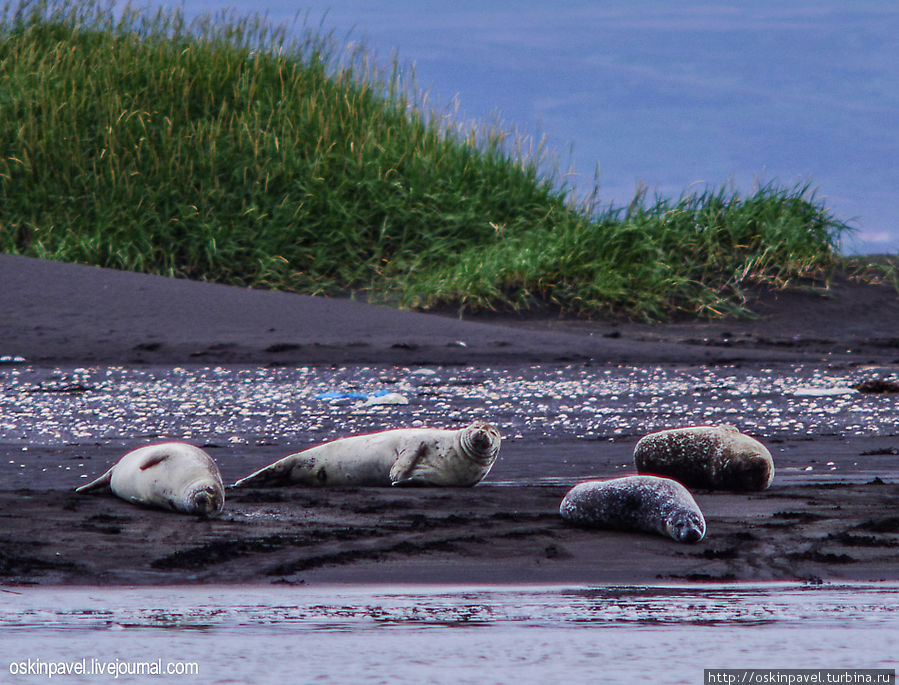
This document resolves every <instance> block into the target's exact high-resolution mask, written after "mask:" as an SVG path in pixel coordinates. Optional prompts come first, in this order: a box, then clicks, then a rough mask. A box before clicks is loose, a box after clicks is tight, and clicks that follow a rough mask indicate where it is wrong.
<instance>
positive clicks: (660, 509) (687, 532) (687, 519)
mask: <svg viewBox="0 0 899 685" xmlns="http://www.w3.org/2000/svg"><path fill="white" fill-rule="evenodd" d="M559 513H560V514H561V515H562V518H563V519H565V520H566V521H570V522H571V523H575V524H577V525H581V526H588V527H591V528H609V529H613V530H640V531H645V532H648V533H659V534H661V535H667V536H669V537H671V538H673V539H674V540H677V541H678V542H699V541H700V540H702V538H703V537H704V536H705V518H704V517H703V515H702V511H700V509H699V505H697V504H696V500H694V499H693V495H691V494H690V491H689V490H687V488H685V487H684V486H683V485H681V484H680V483H678V482H677V481H673V480H671V479H670V478H659V477H658V476H625V477H623V478H613V479H611V480H588V481H584V482H583V483H578V484H577V485H575V486H574V487H573V488H571V490H569V491H568V493H567V494H566V495H565V497H564V498H563V499H562V504H561V505H559Z"/></svg>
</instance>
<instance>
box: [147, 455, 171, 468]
mask: <svg viewBox="0 0 899 685" xmlns="http://www.w3.org/2000/svg"><path fill="white" fill-rule="evenodd" d="M168 458H169V455H168V454H154V455H151V456H149V457H147V460H146V461H145V462H144V463H143V464H141V465H140V470H141V471H146V470H147V469H151V468H153V467H154V466H156V465H158V464H161V463H162V462H164V461H165V460H166V459H168Z"/></svg>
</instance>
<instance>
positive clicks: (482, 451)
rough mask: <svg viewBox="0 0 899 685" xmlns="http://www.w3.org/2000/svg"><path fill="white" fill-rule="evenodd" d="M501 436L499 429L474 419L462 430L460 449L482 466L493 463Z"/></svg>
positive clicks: (497, 452)
mask: <svg viewBox="0 0 899 685" xmlns="http://www.w3.org/2000/svg"><path fill="white" fill-rule="evenodd" d="M501 442H502V438H501V437H500V434H499V431H498V430H497V429H496V428H495V427H494V426H492V425H491V424H489V423H484V422H482V421H476V422H475V423H472V424H471V425H470V426H468V427H466V428H465V429H463V430H462V433H461V434H460V436H459V443H460V444H461V446H462V451H463V452H464V453H465V455H466V456H467V457H469V458H470V459H471V460H473V461H476V462H477V463H478V464H480V465H482V466H487V465H490V466H492V465H493V462H494V460H495V459H496V455H497V454H499V447H500V443H501Z"/></svg>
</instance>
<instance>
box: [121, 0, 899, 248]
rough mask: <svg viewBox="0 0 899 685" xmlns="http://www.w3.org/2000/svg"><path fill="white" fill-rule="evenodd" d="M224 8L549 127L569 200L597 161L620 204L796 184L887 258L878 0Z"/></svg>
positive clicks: (893, 216) (891, 237)
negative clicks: (409, 66)
mask: <svg viewBox="0 0 899 685" xmlns="http://www.w3.org/2000/svg"><path fill="white" fill-rule="evenodd" d="M118 4H123V3H121V2H120V3H118ZM149 4H150V5H151V6H160V5H168V6H183V7H184V8H185V11H186V12H187V14H188V15H189V16H193V15H195V14H198V13H202V12H206V11H212V12H216V11H218V10H219V9H220V8H221V7H222V3H219V2H214V1H212V0H186V1H182V0H178V1H177V2H176V1H175V0H167V1H162V0H154V1H153V2H150V3H149ZM227 4H228V5H229V6H232V7H234V8H235V11H236V12H237V13H238V14H249V13H252V12H267V13H268V14H269V16H270V18H271V19H272V20H273V21H274V22H276V23H281V22H289V21H291V20H292V19H293V18H294V16H295V14H296V13H297V11H298V10H299V11H300V12H304V11H308V12H309V23H310V24H311V25H314V26H315V25H318V23H319V22H320V21H321V22H322V23H323V25H324V27H325V29H326V30H327V29H331V28H333V29H334V30H335V34H336V35H337V36H338V37H339V38H343V37H345V36H349V37H350V38H351V39H355V40H359V39H362V40H364V41H365V42H366V43H367V44H368V45H369V46H370V47H372V48H373V49H374V50H375V51H376V53H377V55H378V56H379V57H380V61H381V62H382V63H384V64H389V61H390V56H391V55H392V54H393V53H394V52H398V54H399V57H400V59H401V60H402V61H406V62H412V63H414V65H415V72H416V75H417V77H418V81H419V82H420V84H421V85H422V86H423V87H424V88H427V89H429V91H430V97H431V102H432V103H443V104H447V103H450V102H451V101H453V99H454V98H455V100H456V102H457V104H458V106H459V109H460V111H461V113H462V117H463V118H470V119H476V120H480V121H490V120H491V119H493V118H495V116H494V115H495V113H496V112H499V113H500V115H501V118H502V119H504V120H505V121H506V122H507V123H508V124H509V125H510V126H517V127H519V128H521V129H524V130H525V131H527V132H529V133H531V134H534V135H538V136H539V135H540V134H546V136H547V138H548V142H549V144H550V146H551V147H552V148H555V149H557V150H559V151H560V156H561V160H560V161H561V166H562V171H563V172H564V171H567V170H568V169H569V166H571V167H572V168H571V173H569V174H568V175H567V176H566V181H567V182H568V184H569V185H571V186H573V187H574V188H575V189H576V190H577V191H579V192H580V193H581V194H584V193H585V192H586V191H587V190H589V189H590V188H592V185H593V180H594V170H595V168H596V166H597V165H599V166H600V201H601V204H602V205H606V204H609V203H613V204H615V205H617V206H621V205H626V204H627V203H628V202H629V201H630V200H631V198H632V197H633V195H634V191H635V189H636V187H637V185H638V184H639V183H645V184H646V185H648V187H649V189H650V191H651V192H652V191H658V192H660V193H661V194H662V195H664V196H667V197H677V196H678V195H679V194H680V193H681V192H682V191H684V190H685V189H687V188H689V187H691V186H693V185H698V186H700V187H701V186H703V185H706V184H709V185H711V186H713V187H718V186H720V185H721V184H724V183H728V182H729V181H732V182H733V183H734V185H735V186H736V187H737V188H739V189H740V190H742V191H744V192H747V191H749V190H751V188H752V186H753V183H754V182H755V181H756V179H758V180H761V181H762V182H766V181H777V182H778V183H780V184H782V185H792V184H794V183H797V182H798V183H806V182H807V183H810V184H811V185H812V187H817V188H818V190H819V193H818V196H819V197H820V198H823V199H825V200H826V202H827V205H828V207H829V208H831V209H832V210H833V211H834V212H835V214H836V215H837V216H838V217H840V218H841V219H843V220H846V221H849V222H850V223H851V225H853V226H854V227H856V228H857V229H858V234H857V235H856V236H855V238H854V239H851V240H850V241H849V242H847V244H846V245H845V248H846V249H847V250H849V251H859V252H896V251H897V250H899V229H897V227H899V209H897V207H896V203H895V202H894V196H895V189H896V188H897V187H899V164H897V161H899V8H897V7H896V5H895V3H892V2H888V1H887V0H861V1H858V2H853V3H844V2H838V1H837V0H824V1H816V2H811V1H809V0H798V1H794V2H789V3H783V2H775V1H774V0H764V1H761V2H753V3H743V2H734V1H728V2H718V3H700V2H695V1H691V2H681V3H669V2H664V1H663V0H641V2H639V3H633V2H623V1H622V0H611V1H605V2H601V3H598V2H591V1H590V0H572V1H570V2H566V3H565V4H564V5H563V6H560V5H558V4H557V3H544V2H536V1H535V0H527V1H523V2H522V1H519V2H505V1H500V2H491V3H483V2H474V1H472V0H465V1H463V2H453V3H443V2H434V1H433V0H426V1H419V0H415V1H411V0H388V1H386V2H378V3H364V2H358V1H357V0H306V1H305V2H302V3H296V2H292V1H286V0H265V1H263V2H249V1H248V0H232V1H231V2H229V3H227ZM323 17H324V19H322V18H323ZM569 150H570V151H571V155H570V157H571V159H570V160H569V159H568V157H569V155H568V154H567V153H568V151H569Z"/></svg>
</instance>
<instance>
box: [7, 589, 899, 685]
mask: <svg viewBox="0 0 899 685" xmlns="http://www.w3.org/2000/svg"><path fill="white" fill-rule="evenodd" d="M897 589H899V588H897V587H895V586H892V585H855V586H852V585H847V586H842V585H837V586H801V585H789V584H785V585H783V584H782V585H749V586H733V585H731V586H728V585H711V586H700V587H696V586H683V587H598V588H578V587H572V588H568V587H492V588H490V587H488V588H457V587H436V588H434V587H412V588H408V587H376V588H371V587H368V588H359V587H332V588H326V589H321V588H316V589H311V588H272V587H240V588H236V587H200V588H196V587H190V588H185V587H171V588H121V589H109V588H18V589H16V591H15V593H8V592H6V593H3V598H2V603H0V635H2V647H0V655H2V657H0V669H2V670H0V674H2V675H0V679H2V677H3V676H6V675H7V673H8V671H9V668H10V667H11V664H12V662H17V663H18V662H21V661H24V660H26V659H32V660H35V661H36V660H41V661H56V662H78V661H81V660H82V659H84V660H85V661H86V663H87V664H88V665H90V664H92V663H93V662H103V663H106V662H109V661H115V660H119V662H120V663H121V664H128V663H131V664H134V662H140V661H145V662H148V661H156V660H157V659H159V660H161V662H162V663H163V664H164V665H165V666H167V665H168V664H170V663H171V664H173V665H182V666H183V664H196V665H197V667H198V669H199V680H200V681H201V682H208V683H268V682H298V683H348V682H383V683H449V682H452V683H475V682H477V683H511V682H516V683H539V682H588V681H589V680H593V681H599V682H606V683H623V682H636V681H638V680H642V679H646V680H647V681H651V682H660V683H700V682H702V671H703V669H704V668H895V667H896V663H897V661H896V655H897V654H899V606H897V605H896V603H895V602H894V601H892V600H893V598H894V597H895V594H894V593H895V592H896V591H897ZM836 631H838V632H836ZM123 667H125V668H127V666H123ZM12 668H15V666H12ZM132 668H135V666H132ZM46 680H47V679H46V678H45V677H44V678H40V677H35V678H31V679H20V678H11V680H10V681H11V682H45V681H46ZM104 680H110V681H111V680H113V679H112V678H109V677H108V676H106V677H103V676H96V675H94V676H92V677H84V678H75V679H73V680H66V681H65V682H103V681H104ZM118 680H121V681H122V682H135V681H140V680H144V679H142V678H139V677H128V676H123V677H121V678H119V679H118ZM184 680H185V681H191V680H193V681H196V680H197V678H196V676H193V677H191V676H185V677H184ZM159 681H160V682H162V680H159ZM173 682H177V680H173Z"/></svg>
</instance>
